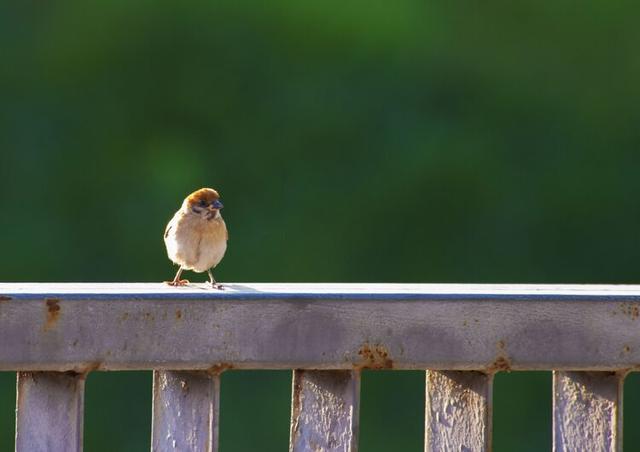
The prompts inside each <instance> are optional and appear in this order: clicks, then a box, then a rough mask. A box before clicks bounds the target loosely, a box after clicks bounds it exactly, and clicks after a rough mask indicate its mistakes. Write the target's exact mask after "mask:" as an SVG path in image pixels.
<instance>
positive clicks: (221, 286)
mask: <svg viewBox="0 0 640 452" xmlns="http://www.w3.org/2000/svg"><path fill="white" fill-rule="evenodd" d="M211 287H213V288H214V289H218V290H224V286H223V285H222V284H219V283H211Z"/></svg>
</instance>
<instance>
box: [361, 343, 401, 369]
mask: <svg viewBox="0 0 640 452" xmlns="http://www.w3.org/2000/svg"><path fill="white" fill-rule="evenodd" d="M358 355H359V356H360V357H361V358H362V360H363V362H358V363H356V364H355V365H354V367H355V368H356V369H393V359H391V356H390V354H389V351H388V350H387V348H386V347H385V346H384V345H382V344H374V345H369V344H368V343H365V344H363V345H362V346H361V347H360V349H359V350H358Z"/></svg>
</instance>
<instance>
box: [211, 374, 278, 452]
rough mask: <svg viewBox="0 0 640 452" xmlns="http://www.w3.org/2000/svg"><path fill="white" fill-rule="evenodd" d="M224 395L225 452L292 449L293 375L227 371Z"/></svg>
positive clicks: (222, 445)
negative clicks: (290, 443) (290, 440)
mask: <svg viewBox="0 0 640 452" xmlns="http://www.w3.org/2000/svg"><path fill="white" fill-rule="evenodd" d="M220 392H221V394H220V450H221V451H224V452H245V451H252V450H256V451H258V450H259V451H261V452H281V451H283V450H287V449H288V444H289V417H290V411H291V371H227V372H225V373H223V374H222V379H221V382H220Z"/></svg>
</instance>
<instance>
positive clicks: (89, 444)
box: [2, 372, 152, 452]
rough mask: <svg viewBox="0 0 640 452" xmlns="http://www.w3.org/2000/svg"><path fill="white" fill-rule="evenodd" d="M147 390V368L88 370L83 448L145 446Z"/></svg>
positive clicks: (98, 451)
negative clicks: (139, 369)
mask: <svg viewBox="0 0 640 452" xmlns="http://www.w3.org/2000/svg"><path fill="white" fill-rule="evenodd" d="M151 391H152V373H151V372H93V373H91V374H89V376H88V378H87V382H86V387H85V417H84V448H85V450H87V451H91V452H102V451H104V452H112V451H115V450H117V451H119V452H127V451H131V452H134V451H136V452H137V451H142V450H149V449H150V446H151ZM2 450H4V449H2Z"/></svg>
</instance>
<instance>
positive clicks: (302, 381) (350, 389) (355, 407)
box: [289, 370, 360, 452]
mask: <svg viewBox="0 0 640 452" xmlns="http://www.w3.org/2000/svg"><path fill="white" fill-rule="evenodd" d="M292 393H293V394H292V401H291V435H290V442H289V450H290V451H291V452H303V451H316V450H321V451H325V452H328V451H336V452H337V451H340V452H355V451H356V450H357V448H358V416H359V411H360V410H359V406H360V373H359V372H358V371H350V370H295V371H294V372H293V385H292Z"/></svg>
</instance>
